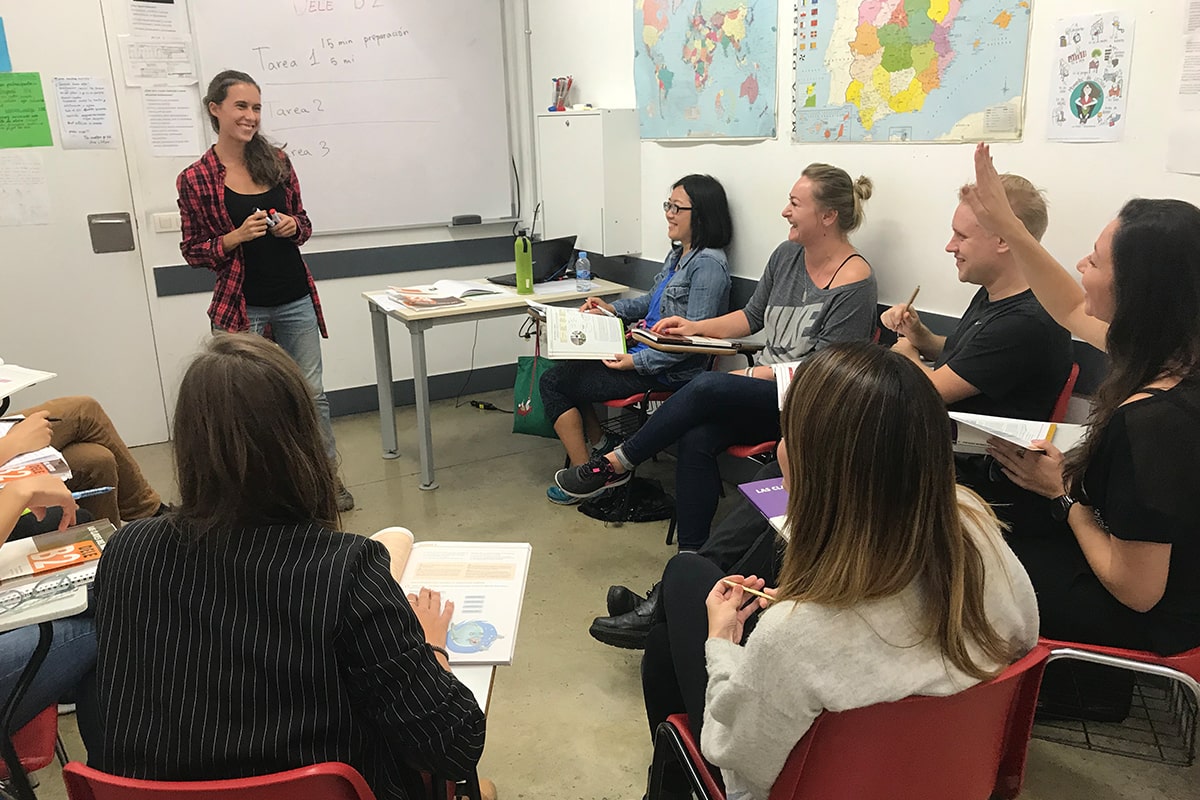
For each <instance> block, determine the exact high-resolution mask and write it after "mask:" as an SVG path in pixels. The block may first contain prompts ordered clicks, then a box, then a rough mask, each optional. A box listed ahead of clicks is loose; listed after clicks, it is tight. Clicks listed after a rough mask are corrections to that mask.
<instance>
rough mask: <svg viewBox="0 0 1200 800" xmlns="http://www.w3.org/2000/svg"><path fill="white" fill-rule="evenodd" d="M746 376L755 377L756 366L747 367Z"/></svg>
mask: <svg viewBox="0 0 1200 800" xmlns="http://www.w3.org/2000/svg"><path fill="white" fill-rule="evenodd" d="M746 377H747V378H753V377H754V367H746Z"/></svg>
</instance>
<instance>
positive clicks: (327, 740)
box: [89, 334, 484, 800]
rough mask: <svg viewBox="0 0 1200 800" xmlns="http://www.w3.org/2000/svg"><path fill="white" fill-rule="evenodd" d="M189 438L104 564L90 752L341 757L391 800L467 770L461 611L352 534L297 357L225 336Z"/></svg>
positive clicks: (172, 759)
mask: <svg viewBox="0 0 1200 800" xmlns="http://www.w3.org/2000/svg"><path fill="white" fill-rule="evenodd" d="M172 442H173V446H174V456H175V471H176V475H177V478H178V482H179V492H180V504H179V507H178V509H177V510H176V511H175V512H173V513H171V514H168V515H166V516H164V517H157V518H154V519H151V520H142V521H138V522H134V523H131V524H129V525H126V526H125V527H124V528H123V529H122V530H121V532H120V533H119V534H118V535H117V536H114V537H113V539H112V541H111V542H110V543H109V545H108V547H107V548H106V550H105V553H104V557H103V558H102V559H100V567H99V570H98V574H97V576H96V625H97V630H98V633H99V642H100V648H99V657H98V662H97V667H96V670H97V694H98V698H99V705H100V712H101V719H103V720H104V731H103V741H102V745H101V747H99V748H98V749H96V750H95V751H94V752H91V753H89V756H90V758H89V763H91V765H92V766H95V767H97V768H99V769H101V770H103V771H105V772H108V773H112V774H115V775H121V776H124V777H130V778H146V779H150V780H209V779H214V778H232V777H245V776H251V775H263V774H267V773H271V772H279V771H282V770H287V769H292V768H296V767H302V766H306V765H309V764H316V763H319V762H323V761H341V762H345V763H347V764H350V765H351V766H353V767H354V768H355V769H357V770H358V771H359V772H361V773H362V774H363V776H364V777H365V778H366V780H367V783H368V784H370V786H371V789H372V790H373V791H374V793H375V796H376V797H379V798H381V800H388V799H389V798H390V799H391V800H399V799H400V798H408V797H414V796H422V795H420V794H415V793H414V792H413V788H412V787H413V786H414V785H420V780H421V777H420V775H419V774H418V773H417V771H416V770H417V769H429V770H432V771H434V772H436V773H437V774H440V775H442V776H443V777H446V778H451V779H461V778H466V777H467V776H468V775H469V774H470V773H471V772H472V771H473V770H474V768H475V764H476V763H477V762H478V760H479V757H480V755H481V753H482V752H483V739H484V716H483V712H482V711H481V710H480V709H479V706H478V704H477V703H476V701H475V698H474V696H473V695H472V694H471V691H470V690H469V689H468V688H467V687H465V686H464V685H463V684H462V683H460V682H459V681H458V680H457V679H456V678H455V677H454V676H453V675H452V674H451V672H450V668H449V663H448V660H447V656H446V651H445V650H444V649H443V645H444V644H445V641H446V629H447V624H448V622H449V614H448V613H446V612H445V610H444V608H443V606H442V604H441V602H440V600H439V598H438V597H437V596H436V595H431V594H430V593H429V592H427V591H424V590H422V591H421V592H420V594H419V595H414V599H413V601H412V604H411V605H410V600H409V599H408V598H407V597H406V596H405V592H404V590H403V589H401V588H400V585H399V584H398V583H396V581H395V580H394V579H393V578H392V575H391V573H390V571H389V558H388V552H387V549H386V548H385V547H384V545H383V544H381V543H380V542H377V541H374V540H372V539H367V538H365V537H362V536H357V535H355V534H349V533H340V532H338V530H337V527H338V514H337V508H336V488H335V486H336V484H335V479H334V475H333V467H332V464H331V463H330V461H329V459H328V458H327V457H326V455H325V452H324V450H323V448H322V441H321V435H320V426H319V424H318V421H317V415H316V411H315V409H314V407H313V403H312V395H311V392H310V390H309V387H308V384H307V383H306V382H305V380H304V377H303V375H301V373H300V370H299V369H298V368H297V366H296V363H295V362H294V361H293V360H292V359H291V358H290V357H289V356H288V354H287V353H285V352H284V351H283V350H282V349H281V348H280V347H279V346H278V345H276V344H274V343H272V342H270V341H267V340H266V339H264V338H262V337H259V336H253V335H248V334H220V335H218V336H216V337H214V338H212V339H210V340H209V341H208V343H207V345H206V346H205V349H204V351H203V352H202V353H201V354H200V355H199V356H197V357H196V359H195V360H194V361H193V362H192V364H191V365H190V366H189V367H188V369H187V372H186V373H185V374H184V376H183V381H182V383H181V384H180V387H179V399H178V402H177V404H176V408H175V415H174V429H173V435H172ZM410 588H414V589H416V588H419V587H410Z"/></svg>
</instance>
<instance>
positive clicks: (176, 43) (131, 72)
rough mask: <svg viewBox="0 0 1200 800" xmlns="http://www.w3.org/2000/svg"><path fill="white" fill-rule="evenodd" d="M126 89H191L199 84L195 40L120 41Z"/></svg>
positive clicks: (124, 36)
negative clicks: (140, 87) (193, 42)
mask: <svg viewBox="0 0 1200 800" xmlns="http://www.w3.org/2000/svg"><path fill="white" fill-rule="evenodd" d="M117 40H118V42H119V43H120V44H119V49H120V51H121V66H122V68H123V69H124V70H125V85H126V86H190V85H192V84H195V83H196V61H195V59H194V58H193V57H192V40H191V39H190V38H189V37H186V36H178V37H175V38H171V39H168V38H157V37H151V36H130V35H129V34H122V35H121V36H118V37H117Z"/></svg>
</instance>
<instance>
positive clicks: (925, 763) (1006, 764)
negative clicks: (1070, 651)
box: [770, 645, 1050, 800]
mask: <svg viewBox="0 0 1200 800" xmlns="http://www.w3.org/2000/svg"><path fill="white" fill-rule="evenodd" d="M1049 654H1050V653H1049V651H1048V650H1047V649H1046V648H1044V647H1042V646H1040V645H1039V646H1038V647H1035V648H1034V649H1033V650H1032V651H1030V652H1029V653H1028V654H1027V655H1026V656H1025V657H1024V658H1022V659H1021V660H1019V661H1018V662H1016V663H1015V664H1013V665H1012V666H1011V667H1009V668H1008V669H1006V670H1005V671H1004V672H1003V673H1002V674H1001V675H999V676H998V677H996V678H994V679H993V680H990V681H987V682H986V683H981V684H979V685H977V686H973V687H971V688H970V689H967V690H966V691H963V692H959V693H958V694H954V695H950V696H948V697H909V698H906V699H904V700H899V701H897V702H894V703H880V704H878V705H873V706H866V707H864V708H856V709H852V710H850V711H841V712H837V713H830V712H826V713H823V714H821V716H819V717H817V720H816V722H814V723H813V726H812V727H811V728H810V729H809V730H808V732H807V733H806V734H805V735H804V738H803V739H801V740H800V741H799V742H798V743H797V744H796V747H795V748H794V749H793V750H792V753H791V755H790V756H789V757H788V760H787V764H786V765H785V766H784V768H783V771H782V772H780V774H779V777H778V778H777V779H776V780H775V784H774V786H773V787H772V789H771V796H770V800H801V799H802V798H803V799H804V800H809V799H815V798H820V799H821V800H884V799H885V798H886V800H987V798H990V797H992V796H995V797H1000V798H1012V797H1016V796H1017V794H1018V793H1019V792H1020V790H1021V784H1022V782H1023V781H1024V776H1025V754H1026V749H1027V748H1028V746H1029V736H1030V732H1031V731H1032V728H1033V713H1034V710H1035V708H1036V705H1037V693H1038V688H1039V685H1040V683H1041V678H1042V670H1043V669H1045V665H1046V658H1047V657H1048V656H1049Z"/></svg>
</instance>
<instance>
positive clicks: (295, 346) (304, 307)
mask: <svg viewBox="0 0 1200 800" xmlns="http://www.w3.org/2000/svg"><path fill="white" fill-rule="evenodd" d="M246 316H247V317H249V318H250V330H251V332H253V333H257V334H258V335H260V336H261V335H262V334H263V331H264V330H266V327H267V325H270V326H271V338H272V339H274V340H275V341H276V342H277V343H278V344H279V346H280V347H282V348H283V349H284V350H286V351H287V354H288V355H290V356H291V357H292V358H293V359H294V360H295V362H296V364H297V365H299V367H300V372H301V373H302V374H303V375H304V380H306V381H307V382H308V387H309V388H310V389H311V390H312V393H313V403H314V404H315V405H316V407H317V424H319V425H320V426H321V439H322V440H323V441H324V442H325V454H326V455H328V456H329V460H330V461H331V462H334V463H336V462H337V443H336V442H335V441H334V439H333V423H332V422H330V420H329V400H328V399H327V398H326V397H325V386H324V383H323V375H324V370H323V368H322V366H321V329H320V328H319V327H318V326H317V312H316V310H315V309H314V308H313V302H312V298H311V297H309V296H307V295H305V296H304V297H302V298H300V299H299V300H296V301H294V302H291V303H284V304H283V305H281V306H270V307H266V306H246Z"/></svg>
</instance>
